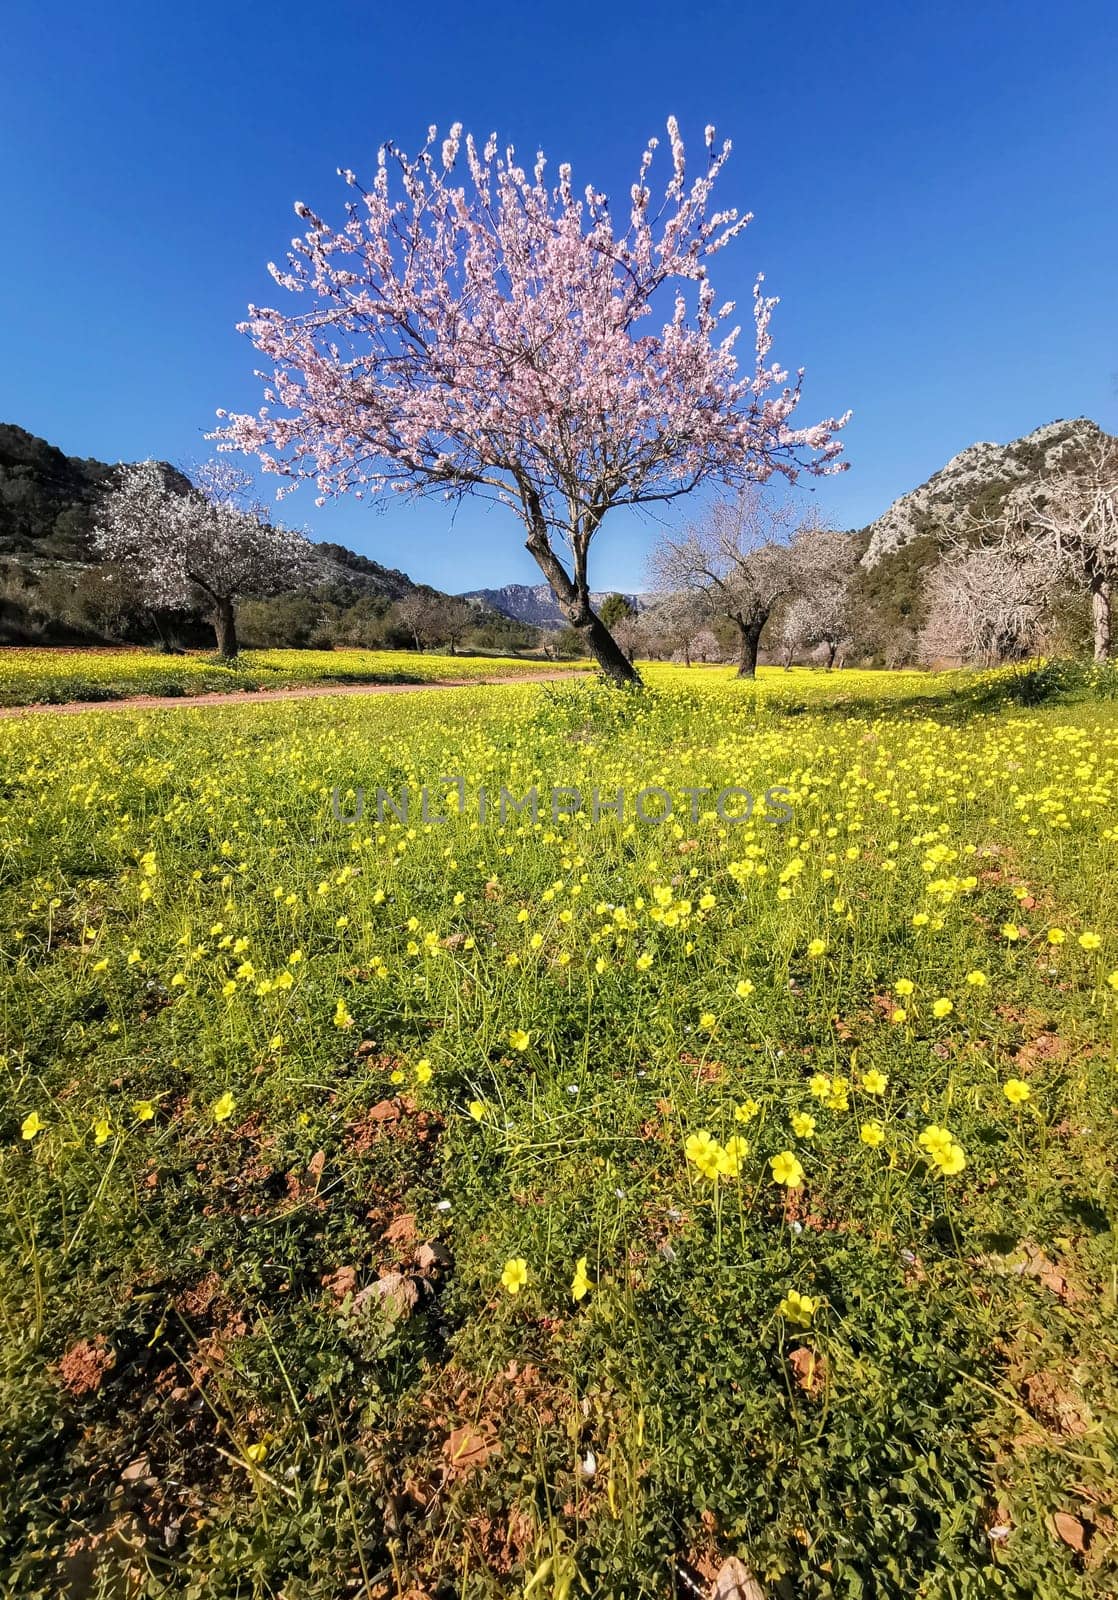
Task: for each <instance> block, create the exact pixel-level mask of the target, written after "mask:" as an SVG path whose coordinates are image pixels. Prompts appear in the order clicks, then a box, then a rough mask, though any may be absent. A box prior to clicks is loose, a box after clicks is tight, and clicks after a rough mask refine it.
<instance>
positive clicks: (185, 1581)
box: [0, 653, 1118, 1600]
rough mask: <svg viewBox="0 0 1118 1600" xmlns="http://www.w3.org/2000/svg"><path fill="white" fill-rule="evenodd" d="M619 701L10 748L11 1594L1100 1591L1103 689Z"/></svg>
mask: <svg viewBox="0 0 1118 1600" xmlns="http://www.w3.org/2000/svg"><path fill="white" fill-rule="evenodd" d="M336 654H337V653H335V655H336ZM409 664H414V663H412V661H411V658H409ZM460 665H464V664H460V663H455V667H456V668H458V667H459V666H460ZM486 665H487V666H488V665H489V664H488V663H487V664H486ZM647 677H648V679H649V680H650V687H649V688H648V689H647V690H646V691H645V692H644V693H643V694H640V695H629V694H623V693H619V692H617V691H609V690H605V689H602V688H599V687H598V686H596V685H594V684H591V683H586V684H579V683H574V684H562V685H546V686H544V685H516V684H502V685H497V686H490V687H477V688H463V689H454V690H440V691H438V692H437V693H435V692H432V693H431V694H430V695H427V694H418V695H413V696H407V697H385V698H381V699H377V700H368V701H361V700H356V699H349V700H340V699H335V700H329V699H327V700H316V701H299V702H291V703H285V704H274V705H256V706H252V705H249V706H244V707H241V706H237V707H227V708H210V709H205V708H200V709H181V710H167V711H153V712H137V711H132V710H127V711H120V712H117V713H114V714H112V715H101V714H99V713H97V712H96V711H91V712H89V713H88V714H83V715H82V716H80V717H69V718H63V719H53V718H45V717H34V716H30V717H27V718H14V719H9V720H7V721H5V722H4V723H3V724H0V841H2V846H3V855H2V862H3V872H2V878H0V951H2V955H0V1056H2V1069H3V1083H4V1090H5V1105H4V1111H3V1116H2V1119H0V1248H2V1250H3V1257H2V1262H3V1273H2V1276H0V1316H2V1319H3V1331H4V1338H3V1363H4V1366H3V1370H2V1375H0V1385H2V1388H0V1449H2V1450H3V1452H4V1454H5V1457H6V1462H7V1466H6V1469H5V1471H4V1472H3V1474H2V1475H0V1570H2V1571H3V1572H5V1573H6V1574H7V1575H8V1582H9V1584H10V1586H11V1592H12V1593H13V1594H15V1593H18V1594H19V1595H21V1596H38V1595H43V1596H46V1595H55V1594H59V1593H67V1594H73V1595H104V1596H108V1595H112V1596H132V1595H136V1596H139V1595H145V1596H155V1595H160V1596H162V1595H171V1594H176V1595H177V1594H182V1595H189V1596H195V1595H197V1596H201V1595H206V1596H207V1597H208V1596H226V1595H228V1596H234V1595H236V1596H242V1597H244V1596H250V1595H251V1596H280V1595H282V1596H284V1597H286V1600H311V1597H314V1600H325V1597H327V1596H330V1597H333V1596H340V1595H350V1594H352V1595H360V1596H385V1597H387V1596H408V1597H410V1600H421V1597H423V1596H428V1597H430V1600H435V1597H443V1596H446V1597H450V1596H459V1595H461V1596H470V1597H474V1596H476V1597H483V1596H521V1595H531V1596H537V1597H545V1596H546V1597H551V1596H555V1597H560V1600H561V1597H565V1596H574V1595H579V1594H587V1595H593V1596H599V1597H606V1596H614V1597H617V1600H621V1597H636V1596H647V1597H652V1596H667V1595H673V1594H675V1595H680V1596H684V1595H693V1594H709V1593H710V1592H711V1586H712V1583H713V1581H714V1578H715V1575H716V1574H717V1572H718V1571H719V1569H720V1568H721V1567H722V1565H723V1563H724V1562H725V1561H726V1560H727V1558H729V1557H731V1556H736V1557H738V1558H740V1559H741V1560H742V1561H743V1562H744V1563H746V1564H747V1565H748V1566H749V1568H750V1569H751V1570H752V1572H753V1573H754V1574H755V1575H756V1578H757V1580H758V1582H759V1583H760V1585H761V1586H762V1590H763V1592H764V1593H765V1594H768V1595H774V1596H775V1595H784V1594H787V1595H792V1594H796V1595H805V1596H858V1595H866V1596H869V1595H887V1596H897V1597H900V1596H906V1597H909V1596H913V1595H917V1594H919V1595H921V1596H928V1597H939V1596H942V1597H948V1596H950V1597H963V1596H967V1597H970V1596H987V1595H998V1596H1022V1597H1023V1596H1026V1595H1029V1596H1033V1595H1042V1596H1053V1597H1055V1596H1065V1595H1079V1594H1084V1595H1088V1594H1095V1593H1098V1594H1103V1593H1109V1592H1112V1585H1113V1584H1114V1581H1115V1577H1116V1574H1118V1558H1116V1550H1118V1544H1116V1542H1115V1538H1114V1533H1115V1525H1114V1520H1113V1519H1114V1516H1115V1508H1114V1498H1115V1492H1116V1491H1115V1484H1116V1481H1118V1472H1116V1460H1118V1437H1116V1433H1118V1429H1116V1419H1118V1377H1116V1375H1115V1374H1116V1371H1118V1368H1116V1366H1115V1359H1114V1357H1115V1351H1116V1343H1115V1341H1116V1326H1115V1288H1116V1273H1118V1257H1116V1255H1115V1248H1114V1237H1115V1234H1114V1222H1115V1210H1116V1197H1115V1186H1114V1170H1115V1163H1114V1145H1115V1132H1116V1126H1118V1125H1116V1113H1118V1078H1116V1076H1115V1063H1116V1042H1118V932H1116V917H1118V871H1116V864H1118V816H1116V811H1115V797H1116V793H1118V789H1116V785H1118V709H1116V706H1115V703H1114V702H1113V701H1109V700H1106V699H1103V698H1100V697H1098V696H1097V695H1095V694H1092V693H1083V694H1081V695H1079V696H1078V697H1077V698H1075V699H1071V698H1069V697H1067V696H1061V695H1056V696H1054V697H1053V698H1051V699H1049V700H1047V701H1045V702H1044V703H1041V704H1037V705H1024V704H1022V703H1021V699H1022V695H1021V693H1020V679H1019V678H1018V677H1016V676H1015V675H1014V674H1012V673H1008V674H997V673H994V674H986V675H983V676H982V677H980V678H979V677H973V676H972V677H967V678H964V677H954V676H952V675H940V676H938V677H933V676H929V675H916V674H892V675H884V674H883V675H875V674H870V673H865V674H855V673H841V674H834V675H829V676H828V675H824V674H819V673H817V674H812V673H807V672H795V673H791V674H782V673H772V674H767V675H763V676H762V678H761V680H760V681H759V683H758V685H757V686H756V687H752V686H748V685H742V684H738V683H736V682H734V681H733V680H732V679H731V678H730V676H729V674H728V673H727V672H725V671H707V672H701V671H698V670H695V671H691V672H688V671H687V670H686V669H683V668H678V669H677V668H656V667H653V668H650V669H648V672H647ZM1026 698H1027V696H1026ZM447 774H459V775H461V776H462V777H463V779H464V780H465V782H466V784H467V785H468V786H470V787H471V789H472V788H475V787H482V786H485V787H487V788H488V789H490V790H491V791H492V792H496V791H497V790H498V789H499V788H500V787H501V786H502V785H504V786H506V787H507V789H509V790H510V791H512V792H514V793H516V794H518V795H520V794H523V792H524V791H525V790H526V789H528V788H529V787H530V786H531V785H533V784H536V785H537V786H539V788H540V789H541V790H542V791H545V792H546V791H548V790H550V789H551V788H552V787H553V786H559V785H563V786H573V787H578V788H580V789H581V790H582V792H583V793H584V794H585V795H589V794H590V792H591V790H592V789H594V788H597V789H598V791H599V793H600V794H601V796H602V797H603V798H604V799H605V798H612V797H613V795H614V793H615V792H616V791H617V790H618V789H621V790H624V791H626V792H627V793H629V794H632V793H634V792H635V791H636V790H639V789H641V788H642V787H646V786H651V785H656V786H660V787H663V788H665V789H667V790H669V791H670V792H672V793H679V792H681V791H683V790H684V789H688V788H689V789H693V790H695V791H696V797H695V798H694V800H693V802H692V804H691V806H688V805H686V804H681V805H677V807H676V810H675V814H674V815H673V817H672V818H671V819H670V820H668V821H666V822H664V823H663V824H661V825H659V826H656V825H648V824H639V823H637V822H636V821H635V820H634V819H632V818H631V817H623V818H621V819H618V818H617V817H615V816H611V815H610V814H608V813H607V812H605V811H602V812H601V814H600V815H599V816H598V817H597V818H596V819H595V817H594V816H593V815H592V814H591V813H590V812H589V810H587V811H584V812H582V813H579V814H576V815H573V816H568V815H565V814H562V813H560V814H559V815H558V818H557V819H553V817H552V816H551V815H550V814H548V813H547V812H546V811H544V812H541V815H540V816H539V820H538V822H537V823H535V824H533V823H532V821H531V820H530V818H529V817H528V816H527V815H516V814H510V815H508V816H507V817H506V819H505V821H504V823H503V824H502V823H501V821H500V819H499V816H498V815H497V814H496V813H495V812H491V814H490V815H489V816H487V818H486V819H485V820H484V821H483V820H480V819H479V816H478V812H477V809H476V807H472V806H471V807H469V808H468V809H467V810H466V811H465V813H464V814H463V815H462V816H461V817H460V818H459V817H458V816H456V815H454V814H453V812H452V811H451V815H450V820H448V821H447V822H445V823H439V824H426V825H425V824H424V823H423V822H422V821H421V820H420V819H419V818H417V817H416V816H415V815H414V813H413V814H412V815H410V816H409V818H408V821H407V822H403V821H400V820H398V819H397V818H396V817H395V816H394V815H393V814H392V813H391V812H390V811H387V812H386V813H385V816H384V819H383V820H382V821H379V822H378V820H377V817H376V814H375V808H374V807H372V806H371V805H370V804H369V800H370V797H371V795H372V793H373V792H374V791H375V788H376V786H377V785H383V786H384V787H385V788H388V789H392V790H394V791H396V792H398V791H399V790H400V789H401V787H403V786H404V785H410V786H411V787H412V788H413V790H418V788H419V787H420V786H421V785H423V784H424V783H427V784H431V785H433V784H435V783H436V782H437V780H438V779H439V778H440V777H441V776H443V775H447ZM731 785H732V786H738V787H748V788H749V789H750V790H751V791H753V792H755V793H756V794H758V795H760V794H762V793H763V792H764V791H765V789H766V788H770V787H772V786H782V787H783V788H785V789H786V790H787V792H788V804H789V805H790V807H791V809H792V812H793V816H792V819H791V821H784V822H780V821H777V820H776V819H775V817H774V816H772V815H770V814H768V813H766V812H765V811H764V810H763V809H762V808H761V807H758V808H757V809H755V811H754V814H753V816H752V817H751V819H750V820H749V821H747V822H741V823H729V822H726V821H724V820H722V819H720V817H719V816H718V814H717V812H716V810H715V809H714V807H713V806H712V805H711V804H710V801H709V797H708V794H707V793H706V791H709V794H711V795H713V794H715V793H717V791H718V790H720V789H721V788H723V787H725V786H731ZM359 787H364V789H365V794H366V809H365V814H364V816H363V817H362V819H361V821H360V822H358V823H347V822H345V821H339V820H338V818H337V817H336V816H335V814H334V813H335V809H338V808H336V807H334V806H333V805H332V791H333V790H334V789H335V788H336V789H337V791H338V796H339V797H340V799H341V802H342V805H341V808H340V809H342V810H343V811H345V809H346V808H347V807H348V808H349V811H350V813H351V814H352V812H353V811H354V809H355V797H356V791H357V790H358V788H359ZM699 791H704V792H703V793H699ZM442 809H443V810H444V811H445V810H447V809H448V808H445V807H444V808H442Z"/></svg>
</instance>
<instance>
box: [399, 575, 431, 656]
mask: <svg viewBox="0 0 1118 1600" xmlns="http://www.w3.org/2000/svg"><path fill="white" fill-rule="evenodd" d="M392 610H393V615H394V617H395V619H396V621H397V622H398V623H399V624H400V625H401V627H403V628H405V629H406V630H407V632H408V633H409V634H410V635H411V637H412V639H413V641H414V643H415V648H416V649H417V650H420V651H422V650H426V649H428V648H429V647H430V646H431V645H435V644H438V642H439V639H440V635H441V633H442V628H443V617H442V597H441V596H440V595H437V594H435V592H434V590H432V589H413V590H412V591H411V593H410V594H406V595H404V597H403V599H401V600H397V602H396V604H395V605H394V606H393V608H392Z"/></svg>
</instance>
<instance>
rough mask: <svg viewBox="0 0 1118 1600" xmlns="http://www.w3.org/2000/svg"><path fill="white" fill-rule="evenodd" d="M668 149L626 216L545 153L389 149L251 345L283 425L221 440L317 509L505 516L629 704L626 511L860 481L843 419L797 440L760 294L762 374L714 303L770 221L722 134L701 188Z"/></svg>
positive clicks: (261, 322) (312, 238) (645, 163)
mask: <svg viewBox="0 0 1118 1600" xmlns="http://www.w3.org/2000/svg"><path fill="white" fill-rule="evenodd" d="M668 133H669V141H670V155H669V163H670V170H669V173H668V174H667V176H666V182H665V184H664V187H663V189H662V190H661V193H660V196H659V198H657V199H655V200H654V198H653V192H652V188H651V186H650V182H649V175H650V170H651V168H652V165H653V162H654V160H655V158H656V146H657V141H656V140H650V141H649V144H648V147H647V149H646V150H645V152H644V156H643V158H642V160H641V162H640V166H639V170H638V173H637V176H636V179H635V181H634V182H633V184H632V185H631V187H630V189H629V193H628V197H627V204H626V205H625V206H624V207H622V208H620V210H619V211H617V212H615V211H614V210H612V209H611V207H610V203H609V200H608V198H607V196H606V195H605V194H604V193H602V192H601V191H600V190H598V189H596V188H595V187H593V186H592V185H590V186H587V187H586V188H585V189H584V190H583V191H582V192H581V193H580V192H578V191H576V189H575V188H574V186H573V182H572V175H571V170H570V168H569V167H568V166H566V165H563V166H560V167H559V169H558V173H557V181H555V182H553V183H548V182H547V181H545V171H546V162H545V159H544V157H543V155H542V154H537V156H536V159H535V162H534V164H533V166H532V169H531V170H530V171H526V170H525V168H524V167H522V166H521V165H520V163H519V162H518V160H517V158H516V153H515V151H514V150H513V149H512V148H511V147H510V148H508V149H506V150H505V151H504V152H503V154H499V153H498V144H497V139H496V136H495V135H494V136H492V137H491V138H490V139H489V140H488V141H487V143H486V144H485V145H484V147H483V148H479V147H477V146H476V145H475V143H474V141H473V139H472V137H467V138H466V139H465V141H463V139H462V129H461V126H460V125H459V124H455V126H454V127H452V128H451V130H450V134H449V136H448V137H447V138H446V139H444V140H443V141H442V142H441V143H440V142H438V139H437V132H436V130H435V129H434V128H431V129H430V131H429V134H428V140H427V143H426V144H425V145H424V147H423V148H422V149H421V150H420V151H419V153H418V154H417V155H415V156H408V155H405V154H404V153H403V152H401V151H399V150H397V149H396V148H395V147H394V146H392V145H385V146H383V147H382V148H381V150H380V153H379V157H378V163H377V171H376V175H375V177H374V179H373V182H372V185H371V187H369V188H364V187H362V186H361V184H360V183H359V182H358V180H357V177H356V176H355V175H354V173H352V172H348V171H347V172H345V173H344V174H343V176H344V177H345V180H346V182H347V183H348V184H349V185H350V189H351V192H352V194H353V196H354V198H353V199H352V201H351V202H350V203H349V205H348V206H347V208H346V216H345V219H344V221H343V222H342V224H341V226H333V225H331V224H330V223H329V222H327V221H326V220H324V219H323V218H322V217H320V216H318V215H317V214H316V213H315V212H314V211H312V210H311V209H310V208H309V207H308V206H306V205H303V204H302V203H300V204H298V205H296V207H295V210H296V213H297V214H298V216H299V217H300V218H301V219H302V221H303V223H304V225H305V226H306V230H307V231H306V233H305V234H304V236H303V237H302V238H299V239H296V240H295V241H294V244H293V246H292V250H291V253H290V255H289V257H288V265H287V267H286V268H282V267H278V266H272V268H271V272H272V276H273V278H274V279H275V281H276V283H277V284H278V285H279V287H280V288H281V289H282V290H283V291H284V292H285V294H286V295H287V296H288V297H289V298H288V300H287V301H286V303H285V305H284V306H283V307H282V308H275V309H272V308H267V307H251V308H250V312H249V320H248V321H247V322H246V323H244V324H242V328H243V331H245V332H247V333H248V335H249V337H250V338H251V339H252V342H253V344H254V345H255V347H256V348H257V350H259V351H260V352H261V354H262V355H263V356H264V358H265V361H266V362H267V364H268V366H269V368H270V371H269V373H268V375H267V379H266V382H267V390H266V395H265V399H266V405H265V407H264V408H263V409H262V410H261V411H260V412H259V413H258V414H257V415H254V416H253V415H232V416H229V417H228V420H227V425H226V427H225V428H224V429H223V430H222V431H221V434H220V437H221V438H222V439H223V442H224V444H225V445H226V446H227V447H229V448H236V449H241V450H246V451H254V452H256V453H257V454H258V455H259V457H260V459H261V462H262V464H263V466H264V467H265V469H266V470H269V471H272V472H277V473H280V474H282V475H284V476H286V477H288V478H289V479H291V480H293V486H294V480H298V479H301V478H308V479H311V480H312V481H313V482H314V483H315V484H316V485H317V488H318V491H319V495H320V497H325V496H328V495H336V494H341V493H353V494H355V495H357V496H359V497H361V496H369V495H376V494H379V493H381V492H382V491H384V490H394V491H396V492H397V493H400V494H405V495H426V494H439V495H445V496H449V497H452V498H456V497H460V496H464V495H472V496H480V497H482V498H491V499H494V500H496V501H498V502H499V503H500V504H502V505H504V506H506V507H508V508H509V509H510V511H511V512H512V513H513V515H514V517H515V518H516V519H517V521H518V524H519V531H520V535H521V536H522V537H523V538H524V541H525V545H526V548H527V549H528V551H529V553H530V554H531V555H532V557H533V559H534V560H535V562H536V564H537V565H538V566H539V568H540V570H541V572H542V573H543V575H544V577H545V578H546V579H547V582H548V584H549V585H550V588H551V592H552V594H553V595H554V596H555V599H556V601H557V603H558V605H559V608H560V610H561V611H562V613H563V616H564V618H565V619H566V621H567V622H568V624H569V625H570V626H571V627H573V628H575V629H576V630H577V631H578V632H579V634H580V635H581V636H582V638H583V640H584V642H585V644H586V646H587V647H588V648H589V650H590V651H591V652H592V653H593V655H594V656H595V657H596V659H597V661H598V663H599V665H600V666H601V667H602V669H603V671H604V672H605V673H606V674H607V676H608V677H610V678H611V679H612V680H613V681H614V682H617V683H626V682H632V681H633V680H635V679H636V678H637V673H636V670H635V668H634V667H633V666H632V664H631V663H630V662H629V660H628V659H627V658H626V656H625V654H624V652H623V651H622V650H621V649H620V648H619V647H618V645H617V643H616V641H615V640H614V639H613V637H612V635H611V634H610V631H609V629H608V628H607V627H606V626H605V625H604V623H603V622H602V621H601V619H600V618H599V617H598V616H597V614H596V613H595V611H594V608H593V606H592V604H591V599H590V577H589V572H588V558H589V551H590V545H591V542H592V541H593V539H594V538H595V536H596V535H597V533H598V530H599V529H600V528H601V526H602V522H603V519H604V518H605V516H606V515H607V513H608V512H609V511H611V510H612V509H613V508H615V507H618V506H646V505H650V504H653V503H656V502H661V503H662V502H665V501H669V500H673V499H675V498H676V497H677V496H678V495H683V494H686V493H688V492H689V491H690V490H691V489H694V488H695V487H697V486H698V485H699V484H702V483H704V482H707V481H709V480H712V479H713V480H716V481H720V482H722V483H723V484H725V485H727V486H729V487H730V488H733V489H736V488H737V487H739V486H740V485H742V484H745V483H751V482H758V481H764V480H765V479H767V478H769V477H771V476H772V474H773V473H777V472H779V473H783V474H785V475H786V476H787V477H789V478H792V477H795V475H796V473H797V472H798V471H800V470H806V471H808V472H816V473H819V472H830V471H835V470H837V469H838V467H839V466H840V463H839V461H838V459H837V457H838V454H839V451H840V448H841V446H840V444H839V441H838V439H837V437H836V433H837V430H838V429H839V428H840V427H841V426H842V422H843V420H844V419H843V418H833V417H832V418H828V419H826V420H824V421H821V422H818V423H815V424H812V425H810V426H807V427H803V426H799V427H797V426H793V420H792V419H793V413H794V412H795V410H796V407H797V405H798V403H799V400H800V378H801V377H802V373H801V374H800V376H799V377H796V378H794V379H790V377H789V374H788V373H787V372H785V371H784V370H783V369H782V368H780V367H779V366H778V365H777V364H776V363H775V362H773V361H772V360H770V350H771V344H772V339H771V335H770V332H769V324H770V321H771V317H772V312H773V307H774V306H775V304H776V302H775V300H772V299H769V298H766V297H765V296H764V295H763V294H762V293H761V287H760V280H758V282H757V285H756V288H755V290H754V305H753V321H754V349H753V354H752V359H751V360H750V361H749V362H748V363H747V364H745V365H744V366H743V365H739V361H738V357H737V354H736V351H735V344H736V341H737V338H738V333H739V329H738V327H737V325H736V324H735V321H734V305H733V303H732V302H727V303H726V304H722V305H720V304H719V303H718V301H717V299H716V297H715V291H714V287H713V285H712V283H711V281H710V277H709V267H710V262H711V260H712V258H713V257H714V256H715V255H716V254H717V252H718V251H720V250H721V249H723V247H724V246H726V245H728V244H730V243H731V242H732V241H733V240H735V239H736V238H737V237H738V236H739V235H740V234H741V233H742V231H743V230H744V228H745V227H746V225H747V223H748V222H749V221H750V218H749V216H748V215H740V214H739V213H738V212H737V211H736V210H729V209H727V210H716V209H714V208H713V206H712V203H711V197H712V193H713V190H714V186H715V183H716V181H717V180H718V178H719V176H720V174H721V172H722V168H723V166H724V165H725V162H726V160H727V157H728V155H729V152H730V146H729V144H722V145H721V146H720V147H719V146H717V145H716V142H715V133H714V129H713V128H708V129H707V132H706V151H705V159H704V160H703V161H702V163H701V165H700V169H699V171H698V173H697V174H696V175H694V176H691V175H689V174H688V172H687V167H686V162H685V157H684V149H683V143H682V140H681V138H680V135H679V129H678V127H677V126H676V123H675V120H674V119H672V120H670V121H669V123H668ZM463 144H464V149H463ZM463 157H464V159H463ZM657 318H658V320H659V326H656V321H655V320H654V319H657ZM509 526H510V527H513V526H516V523H514V522H513V521H511V520H510V524H509Z"/></svg>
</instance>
